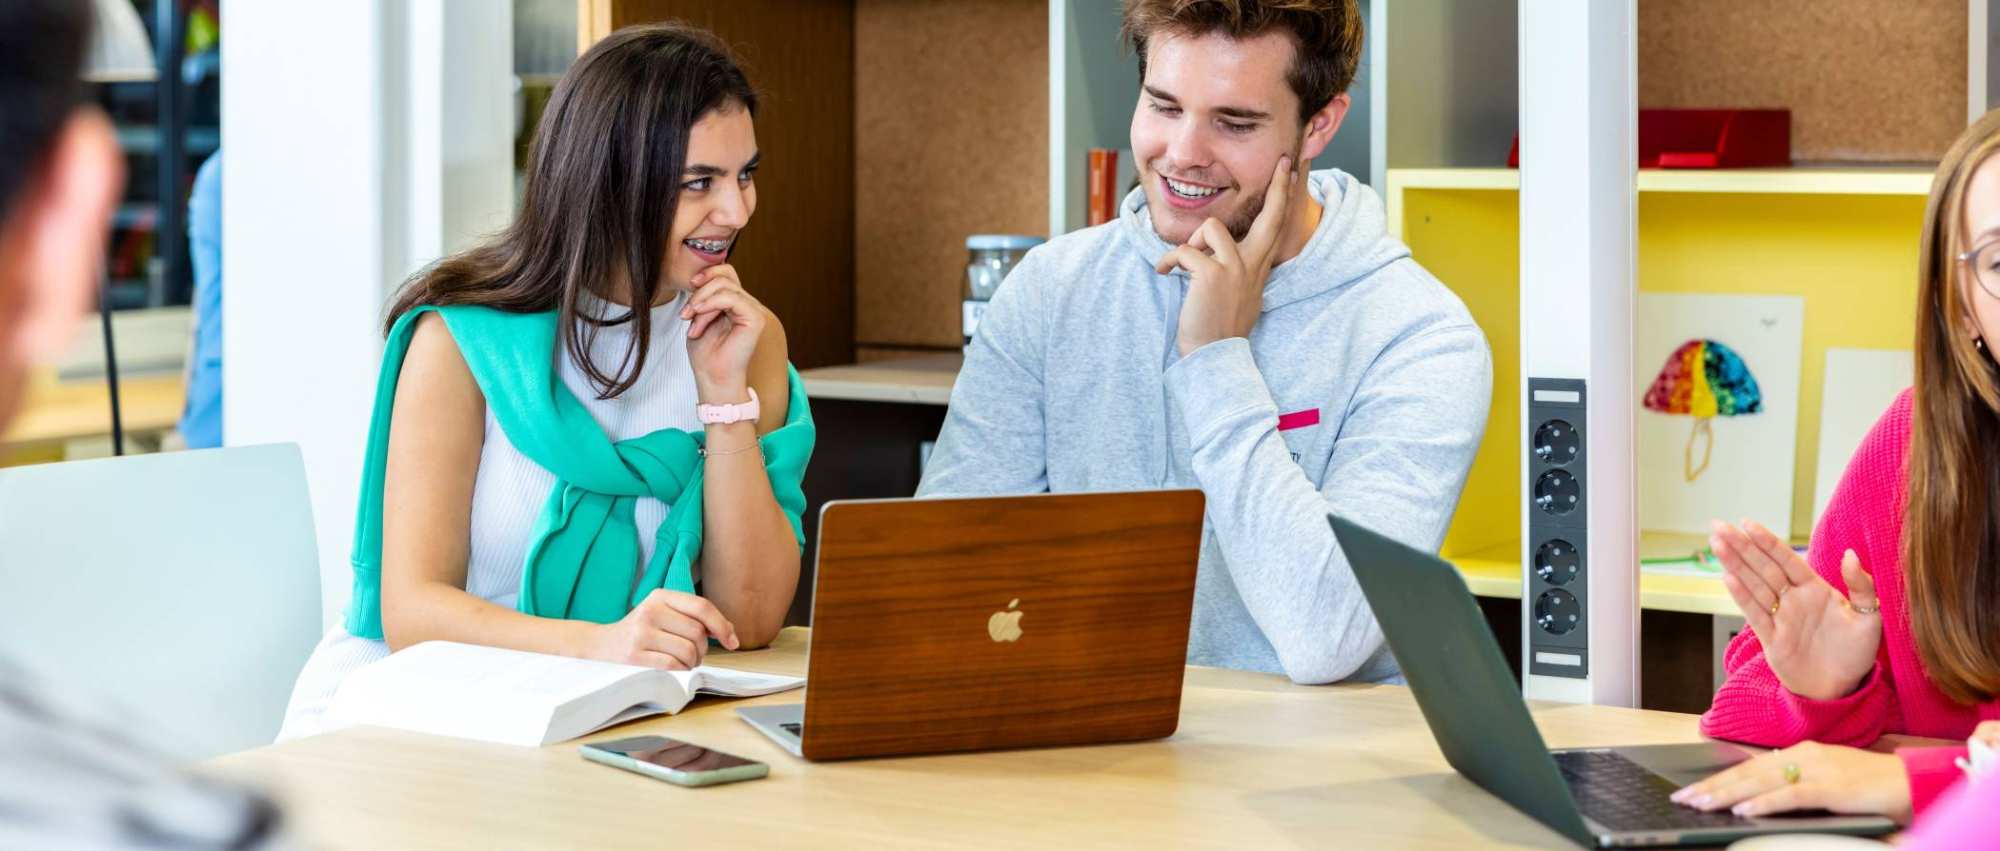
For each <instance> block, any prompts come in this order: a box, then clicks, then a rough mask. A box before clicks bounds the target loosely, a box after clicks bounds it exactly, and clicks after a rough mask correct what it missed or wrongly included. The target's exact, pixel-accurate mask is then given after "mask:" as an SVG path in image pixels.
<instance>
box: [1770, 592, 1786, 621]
mask: <svg viewBox="0 0 2000 851" xmlns="http://www.w3.org/2000/svg"><path fill="white" fill-rule="evenodd" d="M1784 601H1785V600H1784V598H1783V597H1780V598H1778V599H1776V600H1772V601H1771V617H1774V618H1775V617H1777V616H1778V604H1779V603H1782V602H1784Z"/></svg>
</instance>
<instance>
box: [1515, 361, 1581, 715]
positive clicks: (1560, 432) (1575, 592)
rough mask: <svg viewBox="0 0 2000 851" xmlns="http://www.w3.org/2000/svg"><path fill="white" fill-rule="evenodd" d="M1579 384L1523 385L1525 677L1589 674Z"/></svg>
mask: <svg viewBox="0 0 2000 851" xmlns="http://www.w3.org/2000/svg"><path fill="white" fill-rule="evenodd" d="M1583 422H1584V384H1583V382H1582V381H1579V380H1576V379H1565V378H1534V379H1529V381H1528V434H1529V437H1528V477H1529V481H1531V482H1533V483H1534V484H1533V485H1532V487H1531V488H1530V490H1529V509H1528V535H1529V541H1528V547H1527V551H1528V552H1529V553H1530V554H1531V555H1530V564H1529V565H1528V575H1527V577H1526V579H1525V584H1526V586H1527V596H1526V606H1527V608H1526V615H1527V618H1528V623H1529V629H1528V653H1527V660H1526V661H1527V663H1528V671H1529V673H1532V674H1540V675H1544V676H1552V677H1572V678H1578V679H1581V678H1583V677H1586V676H1588V675H1589V673H1590V646H1589V644H1590V642H1589V629H1588V626H1589V617H1588V612H1589V611H1590V606H1589V600H1590V598H1589V591H1590V569H1589V568H1590V565H1589V553H1590V529H1589V522H1588V517H1589V513H1590V512H1589V511H1588V505H1589V503H1588V501H1587V500H1586V499H1585V495H1586V493H1587V492H1588V488H1589V483H1590V479H1589V475H1588V464H1587V461H1588V460H1589V458H1588V456H1589V453H1588V452H1587V451H1586V445H1587V444H1586V442H1585V438H1586V437H1587V435H1586V434H1585V431H1584V428H1583Z"/></svg>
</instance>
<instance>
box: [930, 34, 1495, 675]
mask: <svg viewBox="0 0 2000 851" xmlns="http://www.w3.org/2000/svg"><path fill="white" fill-rule="evenodd" d="M1125 37H1126V39H1127V40H1128V41H1129V42H1130V43H1131V44H1132V46H1133V49H1134V51H1135V52H1136V53H1137V54H1138V57H1139V72H1140V80H1141V83H1142V91H1141V93H1140V97H1139V103H1138V107H1137V109H1136V110H1135V111H1134V114H1133V118H1132V149H1133V154H1134V157H1135V159H1136V160H1137V165H1138V171H1139V178H1140V182H1141V188H1139V189H1137V190H1134V191H1133V192H1132V193H1131V194H1129V195H1128V196H1127V197H1126V198H1125V199H1124V202H1123V204H1122V205H1121V209H1120V216H1119V218H1118V219H1117V220H1116V221H1113V222H1109V223H1106V224H1104V225H1100V226H1097V227H1093V228H1089V229H1086V230H1081V231H1077V232H1075V233H1071V234H1067V235H1064V236H1061V237H1058V238H1056V239H1055V240H1053V241H1051V242H1049V243H1048V244H1046V245H1044V246H1041V247H1040V248H1037V249H1035V250H1033V251H1031V252H1029V253H1028V255H1027V256H1026V257H1024V258H1023V259H1022V260H1021V262H1020V264H1019V265H1018V266H1017V267H1016V268H1015V269H1014V271H1013V273H1012V274H1010V275H1009V276H1008V277H1007V280H1006V281H1005V282H1004V283H1003V284H1002V285H1001V286H1000V289H999V291H998V293H997V295H996V296H995V298H994V299H993V302H992V304H991V305H990V306H989V307H988V310H987V312H986V314H985V317H984V318H983V319H982V320H981V323H980V327H979V330H978V332H977V334H976V335H975V336H974V339H973V341H972V345H971V347H970V349H969V350H968V351H967V353H966V360H965V367H964V370H963V371H962V372H961V373H960V374H959V378H958V384H957V386H956V387H955V388H954V389H953V391H952V398H951V409H950V413H949V414H948V415H947V418H946V421H945V425H944V432H943V434H942V435H941V436H940V437H939V439H938V444H937V447H936V449H935V450H934V452H933V453H932V455H931V459H930V462H929V466H928V468H927V470H926V471H925V474H924V479H923V484H922V485H921V487H920V488H919V494H920V495H924V496H946V495H984V494H1016V493H1034V492H1041V491H1054V492H1076V491H1105V490H1122V489H1138V488H1165V487H1199V488H1201V490H1202V491H1203V492H1204V493H1205V494H1206V496H1207V500H1208V514H1207V518H1206V523H1205V525H1204V529H1203V534H1202V549H1201V563H1200V570H1199V575H1198V578H1197V581H1196V588H1195V606H1194V622H1193V624H1192V627H1191V631H1190V635H1189V643H1188V661H1189V662H1190V663H1193V664H1202V665H1221V666H1226V667H1234V668H1245V669H1250V670H1258V671H1267V672H1273V673H1279V672H1281V673H1284V674H1286V675H1288V676H1290V677H1291V678H1292V679H1293V680H1296V681H1298V682H1302V683H1325V682H1334V681H1337V680H1346V679H1353V680H1364V681H1376V680H1384V679H1393V678H1396V677H1397V676H1398V675H1399V671H1398V669H1397V667H1396V662H1395V660H1394V658H1392V657H1391V656H1390V655H1389V651H1388V648H1387V647H1386V646H1385V645H1384V643H1383V640H1382V632H1381V629H1380V628H1379V627H1378V626H1377V625H1376V623H1375V619H1374V616H1373V615H1372V614H1371V612H1370V610H1369V608H1368V603H1367V601H1366V600H1365V599H1364V598H1363V597H1362V594H1361V591H1360V589H1359V588H1358V587H1357V586H1356V584H1355V581H1354V576H1353V573H1352V572H1351V571H1350V569H1349V568H1348V565H1347V562H1346V558H1345V556H1343V555H1342V553H1341V552H1340V549H1339V546H1338V545H1337V544H1336V543H1335V541H1334V538H1333V534H1332V531H1331V529H1330V528H1329V527H1328V526H1327V523H1326V516H1327V515H1328V514H1339V515H1341V516H1344V517H1347V518H1349V519H1351V520H1354V521H1355V522H1357V523H1360V524H1362V525H1364V526H1367V527H1370V528H1373V529H1375V530H1377V531H1379V532H1381V533H1383V534H1385V535H1388V536H1390V537H1392V538H1395V539H1397V540H1400V541H1403V542H1405V543H1408V544H1410V545H1412V546H1416V547H1421V548H1424V549H1427V550H1434V549H1436V548H1437V547H1438V545H1439V544H1440V543H1441V542H1442V541H1443V538H1444V533H1445V528H1446V526H1447V525H1448V524H1449V522H1450V520H1451V516H1452V512H1453V510H1454V509H1455V507H1456V505H1457V501H1458V495H1459V491H1460V490H1461V489H1462V488H1463V487H1464V484H1465V477H1466V473H1467V470H1468V469H1469V468H1470V466H1471V464H1472V458H1473V454H1474V452H1475V451H1476V449H1477V448H1478V444H1479V440H1480V437H1481V435H1482V434H1483V432H1484V429H1485V424H1486V411H1487V406H1488V403H1489V401H1490V397H1491V393H1492V360H1491V357H1490V355H1489V353H1488V350H1487V347H1486V341H1485V338H1484V336H1483V335H1482V334H1481V333H1480V331H1479V328H1478V326H1477V325H1476V324H1474V322H1473V320H1472V317H1471V315H1470V314H1469V313H1468V312H1467V311H1466V309H1465V306H1464V304H1463V303H1461V302H1460V301H1459V299H1458V298H1457V297H1456V296H1454V295H1453V294H1452V293H1451V292H1450V291H1449V290H1448V289H1446V288H1445V287H1444V285H1443V284H1441V283H1439V282H1438V280H1437V279H1436V278H1434V277H1432V276H1431V275H1430V274H1429V273H1428V272H1426V271H1424V269H1423V268H1422V267H1421V266H1418V265H1417V263H1416V262H1415V261H1413V260H1411V259H1410V256H1409V249H1408V248H1407V247H1405V246H1404V245H1402V244H1401V243H1399V242H1397V241H1396V240H1394V239H1392V238H1390V237H1389V236H1388V235H1387V232H1386V231H1385V229H1384V216H1383V211H1382V204H1381V202H1380V200H1379V199H1378V198H1377V196H1376V195H1375V193H1374V192H1373V191H1372V190H1370V189H1369V188H1368V187H1367V186H1364V185H1362V184H1361V183H1359V182H1358V181H1356V180H1355V179H1354V178H1353V177H1352V176H1351V175H1348V174H1345V173H1343V172H1340V171H1338V170H1326V171H1320V172H1313V173H1311V174H1309V175H1300V174H1299V173H1298V172H1297V170H1296V168H1295V167H1294V164H1295V163H1301V162H1309V161H1310V160H1311V159H1312V158H1313V157H1314V156H1317V155H1318V154H1319V153H1320V151H1321V150H1323V149H1324V148H1325V147H1326V145H1327V143H1328V142H1329V141H1330V140H1331V139H1332V138H1333V134H1334V132H1335V131H1336V130H1337V129H1338V128H1339V125H1340V120H1341V118H1342V116H1343V115H1345V113H1346V110H1347V106H1348V97H1347V95H1346V94H1344V91H1345V89H1346V88H1347V86H1348V84H1349V83H1350V82H1351V81H1352V80H1353V76H1354V68H1355V63H1356V59H1357V58H1358V57H1359V55H1360V51H1361V19H1360V15H1359V11H1358V10H1357V9H1356V6H1355V2H1354V0H1261V2H1260V0H1194V2H1189V0H1127V2H1126V4H1125Z"/></svg>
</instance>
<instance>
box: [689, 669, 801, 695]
mask: <svg viewBox="0 0 2000 851" xmlns="http://www.w3.org/2000/svg"><path fill="white" fill-rule="evenodd" d="M673 676H674V680H675V681H676V682H679V683H680V684H681V688H683V689H685V690H687V692H688V693H689V694H693V693H696V692H700V693H702V694H719V695H723V696H725V697H755V696H757V695H761V694H776V693H778V692H781V691H789V690H791V689H795V688H798V687H799V686H802V685H805V684H806V681H805V679H804V678H803V677H786V676H780V675H778V674H759V673H755V672H752V671H738V670H735V669H732V668H717V667H713V666H710V665H703V666H701V667H699V668H696V669H694V670H692V671H674V672H673Z"/></svg>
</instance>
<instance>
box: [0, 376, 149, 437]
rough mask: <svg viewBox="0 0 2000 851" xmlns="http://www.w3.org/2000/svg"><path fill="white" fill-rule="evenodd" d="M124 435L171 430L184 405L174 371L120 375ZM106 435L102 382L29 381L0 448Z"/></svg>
mask: <svg viewBox="0 0 2000 851" xmlns="http://www.w3.org/2000/svg"><path fill="white" fill-rule="evenodd" d="M118 392H119V400H118V401H119V403H120V406H121V410H120V414H121V415H122V418H123V419H124V421H125V433H126V434H127V435H135V434H149V433H159V432H165V431H168V430H170V429H172V428H174V427H175V426H176V425H177V424H178V423H179V422H180V417H181V408H182V407H184V406H185V404H186V398H187V397H186V392H187V390H186V387H185V386H183V380H182V377H181V375H180V374H179V373H171V374H164V375H162V374H155V375H147V376H138V377H125V378H123V379H122V380H120V381H119V382H118ZM110 434H111V395H110V391H109V390H108V389H107V388H106V386H105V383H104V381H103V380H101V379H100V380H96V381H63V382H57V381H53V380H46V379H41V380H33V381H31V382H30V384H29V385H28V388H27V394H26V396H25V398H23V399H22V403H21V411H20V414H19V415H18V416H16V417H15V418H14V422H13V423H12V424H11V425H9V426H7V428H6V430H5V431H4V432H0V446H4V447H24V446H37V445H60V444H63V443H66V442H68V441H72V440H79V439H83V438H90V437H100V436H109V435H110Z"/></svg>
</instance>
